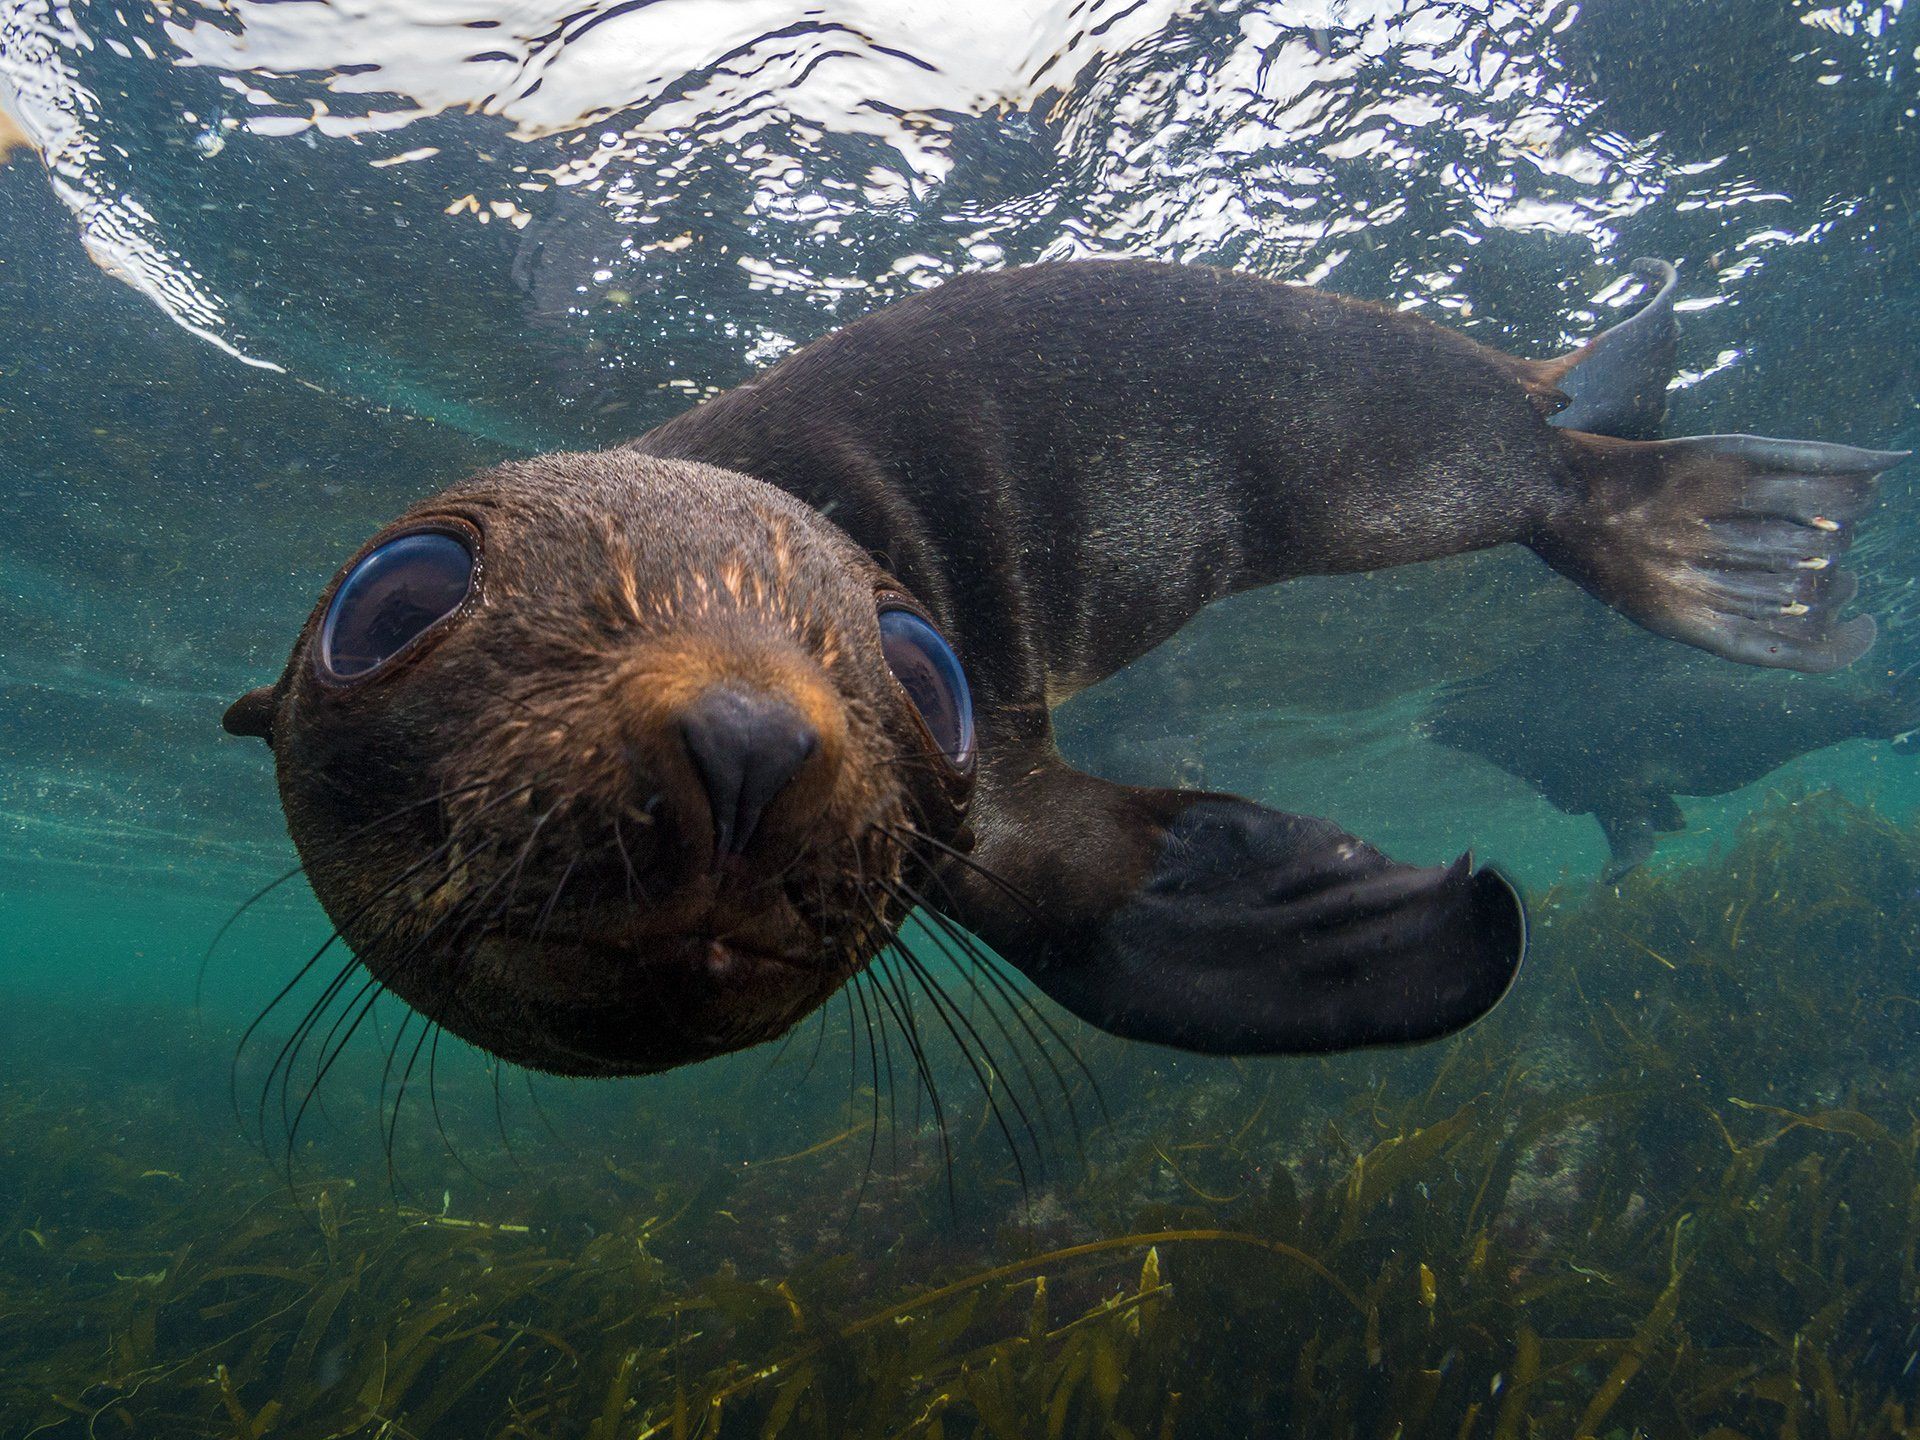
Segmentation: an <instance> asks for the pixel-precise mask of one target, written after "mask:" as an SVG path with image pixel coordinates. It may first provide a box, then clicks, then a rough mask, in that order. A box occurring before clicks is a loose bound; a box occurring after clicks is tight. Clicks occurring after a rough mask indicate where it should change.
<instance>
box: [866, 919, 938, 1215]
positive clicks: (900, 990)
mask: <svg viewBox="0 0 1920 1440" xmlns="http://www.w3.org/2000/svg"><path fill="white" fill-rule="evenodd" d="M890 959H891V952H889V951H883V952H881V954H880V955H879V956H877V957H876V958H875V959H874V961H873V963H872V965H871V967H870V968H871V969H873V970H875V971H878V972H879V974H880V976H881V978H882V979H884V980H885V981H886V982H887V983H886V984H885V985H882V986H880V987H879V994H880V998H881V999H882V1000H884V1001H885V1002H886V1006H887V1009H888V1010H889V1011H891V1012H892V1014H893V1018H894V1021H895V1023H896V1024H898V1025H899V1027H900V1031H901V1034H902V1035H903V1036H904V1037H905V1039H906V1042H907V1049H908V1051H909V1052H910V1053H911V1054H912V1056H913V1063H914V1067H915V1069H917V1070H918V1071H919V1072H920V1085H921V1088H922V1089H924V1090H925V1091H926V1094H927V1100H928V1102H929V1103H930V1104H931V1105H932V1107H933V1120H934V1126H935V1128H936V1129H938V1131H939V1133H940V1157H941V1160H942V1162H943V1163H944V1165H945V1168H946V1176H947V1209H948V1210H949V1211H950V1212H954V1213H957V1212H958V1211H959V1208H960V1202H959V1197H958V1193H957V1191H956V1189H955V1184H954V1176H953V1136H952V1134H951V1133H950V1132H949V1131H948V1129H947V1112H946V1107H945V1106H944V1105H943V1104H942V1103H941V1100H940V1086H939V1084H938V1082H936V1081H935V1080H934V1078H933V1066H932V1065H931V1064H930V1063H929V1062H928V1060H927V1051H926V1046H925V1045H924V1044H923V1043H922V1041H921V1039H920V1026H919V1023H918V1022H917V1021H916V1020H915V1019H914V1014H913V1002H912V1000H911V998H910V997H909V996H908V994H907V990H906V985H905V983H904V982H903V981H902V980H901V978H900V975H899V973H898V972H896V971H895V970H894V969H893V967H892V966H891V965H890V964H889V963H888V961H889V960H890ZM889 986H891V987H892V989H893V992H894V993H893V994H891V995H890V994H888V987H889Z"/></svg>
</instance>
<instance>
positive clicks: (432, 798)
mask: <svg viewBox="0 0 1920 1440" xmlns="http://www.w3.org/2000/svg"><path fill="white" fill-rule="evenodd" d="M491 783H492V782H490V781H486V780H478V781H475V782H474V783H473V784H471V785H461V786H458V787H457V788H455V789H452V790H442V791H439V792H437V793H435V794H433V795H429V796H427V797H426V798H425V799H421V800H411V801H408V802H407V803H406V804H405V805H399V806H396V807H395V808H393V809H392V810H389V811H388V812H387V813H386V814H384V815H380V816H376V817H375V818H374V819H372V820H369V821H367V822H366V823H365V824H364V825H356V826H354V827H353V828H352V829H351V830H349V831H347V832H346V833H345V834H344V835H337V836H335V837H333V838H332V839H330V840H328V841H327V842H325V843H324V844H323V845H321V846H319V847H318V848H319V851H320V853H321V854H328V853H331V852H332V851H335V850H338V849H341V848H342V847H344V846H345V845H347V844H349V843H350V842H352V841H354V840H359V839H362V838H364V837H365V836H366V835H368V834H369V833H371V832H372V831H375V830H378V829H379V828H381V827H382V826H384V825H391V824H392V823H393V822H394V821H396V820H398V819H400V818H401V817H402V816H403V815H408V814H411V813H412V812H413V811H415V810H419V809H421V808H422V807H424V806H427V805H437V804H444V803H445V802H446V801H448V800H451V799H452V798H453V797H454V796H456V795H465V794H469V793H471V792H472V791H475V790H483V789H485V788H486V787H487V786H488V785H489V784H491ZM306 869H307V862H306V861H305V860H302V861H301V862H300V863H299V864H298V865H295V866H294V867H293V868H292V869H290V870H286V871H283V872H282V873H281V874H279V875H276V876H275V877H274V878H273V879H271V880H269V881H268V882H267V883H266V884H264V885H262V886H261V887H260V888H259V889H258V890H256V891H254V892H253V893H252V894H251V895H249V896H248V897H247V898H246V899H245V900H242V901H241V902H240V904H239V905H238V906H236V907H235V908H234V912H233V913H232V914H231V915H229V916H227V918H226V919H225V920H223V921H221V922H220V928H219V929H217V930H215V931H214V932H213V939H211V940H209V941H208V942H207V948H206V949H205V950H204V951H203V952H202V953H201V956H200V968H199V971H198V972H197V973H196V974H195V976H194V980H193V1008H194V1009H195V1010H196V1011H197V1010H199V1008H200V1001H201V993H202V990H203V989H204V987H205V985H206V979H207V964H208V962H209V961H211V960H212V959H213V952H214V951H215V950H217V949H219V948H220V942H221V941H222V940H224V939H225V938H226V935H227V932H228V931H229V930H231V929H232V928H233V927H234V925H235V924H236V923H237V922H238V921H239V919H240V917H241V916H243V915H245V914H246V913H247V912H248V911H249V910H251V909H252V908H253V907H254V906H255V905H257V904H259V903H260V902H261V901H262V900H264V899H266V898H267V896H268V895H270V894H272V893H273V892H274V891H275V890H278V889H279V888H280V887H281V886H282V885H284V884H286V883H287V882H288V881H289V880H292V879H294V878H295V877H296V876H299V875H304V874H305V873H306Z"/></svg>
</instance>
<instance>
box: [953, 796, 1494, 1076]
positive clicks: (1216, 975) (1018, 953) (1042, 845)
mask: <svg viewBox="0 0 1920 1440" xmlns="http://www.w3.org/2000/svg"><path fill="white" fill-rule="evenodd" d="M997 788H999V787H992V788H990V789H989V791H988V792H987V793H985V794H983V795H982V797H981V802H982V804H983V805H984V807H985V814H984V815H983V819H984V820H985V823H984V824H983V826H982V833H983V844H982V846H981V848H980V850H979V851H978V852H976V855H975V857H974V863H975V864H976V865H977V866H978V867H979V868H978V869H977V870H975V869H965V870H963V871H961V872H960V873H958V874H951V872H950V874H951V878H952V880H953V881H954V887H953V888H954V890H955V897H956V898H957V899H958V900H959V901H960V903H959V905H958V906H957V908H956V913H955V914H954V918H955V919H957V920H959V921H960V922H961V923H962V924H965V925H966V926H968V928H970V929H972V930H973V931H974V932H975V933H976V934H978V935H980V936H981V938H983V939H985V940H986V941H987V942H988V943H989V944H991V945H992V946H993V947H994V948H995V949H996V950H998V951H999V952H1000V953H1001V954H1002V955H1003V956H1005V957H1006V958H1007V959H1008V960H1010V961H1011V962H1013V964H1015V965H1016V966H1018V967H1019V968H1020V969H1021V970H1022V971H1024V972H1025V973H1026V975H1027V976H1028V977H1029V978H1030V979H1031V980H1032V981H1033V982H1034V983H1035V984H1036V985H1038V986H1039V987H1040V989H1042V990H1043V991H1045V992H1046V993H1047V994H1048V995H1049V996H1051V997H1052V998H1053V999H1054V1000H1056V1001H1058V1002H1059V1003H1060V1004H1062V1005H1064V1006H1066V1008H1067V1009H1069V1010H1071V1011H1073V1012H1074V1013H1075V1014H1076V1015H1078V1016H1080V1017H1081V1018H1082V1019H1084V1020H1086V1021H1088V1022H1090V1023H1091V1024H1094V1025H1097V1026H1099V1027H1100V1028H1101V1029H1103V1030H1107V1031H1110V1032H1111V1033H1113V1034H1116V1035H1121V1036H1125V1037H1127V1038H1130V1039H1139V1040H1151V1041H1157V1042H1159V1043H1161V1044H1165V1045H1174V1046H1179V1047H1181V1048H1183V1049H1187V1050H1199V1051H1207V1052H1212V1053H1216V1054H1240V1055H1253V1054H1315V1053H1324V1052H1328V1051H1335V1050H1348V1049H1354V1048H1357V1047H1360V1046H1367V1045H1393V1044H1407V1043H1412V1042H1415V1041H1421V1040H1430V1039H1434V1038H1436V1037H1438V1036H1442V1035H1447V1034H1450V1033H1452V1032H1453V1031H1455V1030H1458V1029H1460V1028H1461V1027H1463V1026H1465V1025H1468V1024H1471V1023H1472V1022H1473V1021H1475V1020H1477V1019H1479V1018H1480V1017H1481V1016H1482V1015H1484V1014H1485V1013H1486V1012H1487V1011H1488V1010H1490V1009H1492V1008H1493V1006H1494V1004H1495V1003H1496V1002H1497V1001H1498V1000H1499V999H1500V997H1501V996H1502V995H1504V994H1505V993H1506V991H1507V988H1508V987H1509V986H1510V985H1511V984H1512V983H1513V979H1514V977H1515V975H1516V974H1517V973H1518V971H1519V968H1520V963H1521V959H1522V957H1523V955H1524V953H1525V949H1526V919H1525V915H1524V912H1523V910H1522V908H1521V905H1520V901H1519V897H1518V896H1517V895H1516V894H1515V892H1514V890H1513V888H1512V886H1510V885H1509V884H1508V883H1507V881H1506V880H1505V879H1504V878H1502V877H1501V876H1500V875H1499V874H1498V873H1496V872H1495V871H1492V870H1485V869H1483V870H1479V871H1475V870H1473V869H1472V867H1471V863H1470V861H1469V860H1467V859H1466V858H1464V857H1463V858H1462V859H1461V860H1459V861H1457V862H1455V863H1454V864H1453V865H1450V866H1438V867H1434V868H1431V869H1420V868H1416V867H1413V866H1408V865H1400V864H1397V863H1395V862H1394V861H1392V860H1389V859H1388V858H1387V857H1386V856H1384V855H1382V854H1381V853H1380V852H1379V851H1377V850H1375V849H1373V848H1372V847H1371V846H1368V845H1366V844H1363V843H1362V842H1361V841H1359V840H1356V839H1355V838H1354V837H1353V836H1351V835H1348V834H1347V833H1346V832H1345V831H1343V830H1341V829H1340V828H1339V827H1338V826H1336V825H1334V824H1333V823H1331V822H1330V821H1326V820H1319V819H1314V818H1311V817H1307V816H1300V815H1289V814H1284V813H1282V812H1280V811H1277V810H1269V809H1266V808H1265V807H1263V806H1259V805H1255V804H1253V803H1252V802H1250V801H1247V800H1242V799H1239V798H1237V797H1234V796H1230V795H1212V794H1203V793H1194V792H1187V791H1174V790H1137V789H1132V788H1130V787H1127V786H1121V785H1115V784H1111V783H1110V782H1108V781H1104V780H1098V779H1095V778H1094V777H1092V776H1088V775H1083V774H1080V773H1079V772H1077V771H1072V770H1069V769H1067V768H1066V767H1065V766H1064V765H1061V764H1060V763H1059V762H1057V761H1056V762H1052V763H1051V764H1049V765H1046V766H1043V767H1040V768H1038V769H1036V770H1030V771H1028V772H1027V773H1026V774H1025V775H1024V776H1022V777H1021V779H1020V781H1019V782H1018V784H1017V785H1016V786H1014V787H1009V789H1008V790H1005V791H1002V792H1001V793H999V794H994V793H992V792H993V789H997ZM1009 810H1011V811H1013V812H1015V813H1013V814H1009V813H1007V812H1008V811H1009ZM958 868H959V867H956V869H958ZM983 872H992V873H993V874H995V875H998V876H1002V877H1004V878H1005V880H1006V882H1008V883H1007V884H1005V885H999V884H995V883H993V882H991V881H989V880H987V879H985V878H983Z"/></svg>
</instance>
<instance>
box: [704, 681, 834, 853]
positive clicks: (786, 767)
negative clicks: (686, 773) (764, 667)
mask: <svg viewBox="0 0 1920 1440" xmlns="http://www.w3.org/2000/svg"><path fill="white" fill-rule="evenodd" d="M680 734H681V736H682V738H683V739H684V740H685V741H686V745H687V753H688V754H689V755H690V756H692V757H693V768H694V770H695V772H696V773H698V775H699V776H700V783H701V785H702V786H703V787H705V789H706V792H707V803H708V805H709V806H711V807H712V809H713V837H714V847H715V849H716V850H717V852H718V853H719V854H720V855H721V856H722V857H725V856H728V855H738V854H739V853H740V852H741V851H743V850H745V849H746V848H747V842H748V841H750V840H752V839H753V832H754V830H755V829H757V828H758V826H759V824H760V817H761V815H762V814H763V813H764V812H765V811H766V808H767V806H768V805H770V804H772V803H773V800H774V797H775V796H777V795H779V793H780V792H781V791H782V790H784V789H786V787H787V783H788V782H789V781H790V780H792V779H793V777H794V775H795V774H796V773H797V772H798V771H799V769H800V767H801V766H802V765H804V764H806V762H807V760H808V758H809V757H810V756H811V755H812V754H813V753H814V751H816V750H818V749H819V748H820V735H819V732H818V731H816V730H815V729H814V728H813V727H812V726H811V725H809V724H808V723H807V721H806V719H805V718H804V717H803V716H802V715H801V714H800V712H799V711H798V710H796V709H794V708H793V706H791V705H789V704H788V703H787V702H786V701H784V700H781V699H779V698H777V697H775V696H772V695H767V694H762V693H759V692H757V691H751V690H742V689H739V688H736V687H734V686H731V685H726V686H715V687H714V688H712V689H710V690H707V691H705V692H703V693H702V694H701V695H700V696H699V697H698V698H697V699H696V700H695V701H694V702H693V704H691V705H690V706H688V707H687V709H686V710H685V711H684V712H683V713H682V715H681V717H680Z"/></svg>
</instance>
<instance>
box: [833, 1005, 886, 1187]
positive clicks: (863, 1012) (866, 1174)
mask: <svg viewBox="0 0 1920 1440" xmlns="http://www.w3.org/2000/svg"><path fill="white" fill-rule="evenodd" d="M863 978H864V977H862V976H858V975H856V976H855V977H854V981H855V983H853V984H851V985H847V986H845V987H844V988H843V990H842V992H841V993H843V994H844V993H846V992H847V991H852V992H853V995H854V998H855V999H857V1000H858V1001H859V1002H860V1020H861V1023H862V1024H863V1025H864V1026H865V1027H866V1032H867V1067H868V1070H869V1071H870V1072H871V1075H872V1080H873V1086H872V1090H873V1094H872V1118H871V1120H870V1122H869V1124H868V1126H867V1159H866V1164H865V1165H864V1166H862V1167H861V1171H860V1185H859V1188H858V1189H857V1190H855V1191H854V1195H853V1214H854V1215H855V1216H857V1215H858V1214H859V1213H860V1206H861V1203H862V1202H863V1201H865V1199H866V1198H867V1185H868V1183H869V1182H870V1181H871V1180H872V1179H873V1158H874V1155H875V1153H876V1151H877V1150H878V1148H879V1145H880V1051H879V1047H878V1046H877V1045H875V1044H874V1040H873V1015H872V1012H871V1011H870V1010H869V1009H868V1007H867V992H866V987H865V986H863V985H861V984H859V983H858V982H859V981H860V980H861V979H863ZM849 1223H851V1217H849Z"/></svg>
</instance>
